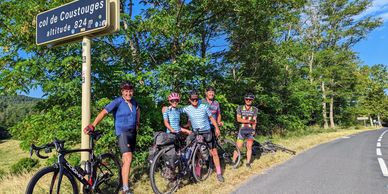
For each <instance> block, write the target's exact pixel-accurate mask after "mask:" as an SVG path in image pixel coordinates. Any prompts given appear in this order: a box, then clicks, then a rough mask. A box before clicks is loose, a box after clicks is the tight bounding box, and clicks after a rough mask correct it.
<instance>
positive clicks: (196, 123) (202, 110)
mask: <svg viewBox="0 0 388 194" xmlns="http://www.w3.org/2000/svg"><path fill="white" fill-rule="evenodd" d="M183 112H184V113H186V114H187V115H188V117H189V119H190V122H191V126H192V128H193V130H198V131H200V132H204V131H208V130H210V123H209V117H210V116H212V114H211V112H210V110H209V108H208V107H207V106H206V105H204V104H200V105H198V106H197V107H194V106H192V105H189V106H186V107H184V108H183Z"/></svg>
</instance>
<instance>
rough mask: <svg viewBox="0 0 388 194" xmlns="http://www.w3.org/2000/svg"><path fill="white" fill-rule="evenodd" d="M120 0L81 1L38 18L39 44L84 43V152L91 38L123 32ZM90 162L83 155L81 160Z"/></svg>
mask: <svg viewBox="0 0 388 194" xmlns="http://www.w3.org/2000/svg"><path fill="white" fill-rule="evenodd" d="M119 22H120V2H119V0H87V1H86V0H79V1H73V2H70V3H68V4H65V5H63V6H60V7H56V8H54V9H51V10H48V11H45V12H42V13H40V14H38V15H37V16H36V44H37V45H47V46H48V47H52V46H59V45H63V44H67V43H70V42H80V41H81V40H82V122H81V123H82V124H81V149H87V148H89V136H88V135H85V134H84V133H83V132H82V131H83V128H85V127H86V126H87V125H88V124H89V123H90V93H91V91H90V85H91V82H90V77H91V55H90V48H91V38H93V37H95V36H103V35H108V34H111V33H114V32H116V31H118V30H119V29H120V23H119ZM88 159H89V153H88V152H82V153H81V161H86V160H88Z"/></svg>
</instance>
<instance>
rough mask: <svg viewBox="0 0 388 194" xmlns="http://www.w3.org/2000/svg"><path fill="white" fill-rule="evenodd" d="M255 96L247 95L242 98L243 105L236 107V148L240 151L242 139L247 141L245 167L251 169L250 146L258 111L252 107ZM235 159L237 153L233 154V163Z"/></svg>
mask: <svg viewBox="0 0 388 194" xmlns="http://www.w3.org/2000/svg"><path fill="white" fill-rule="evenodd" d="M254 99H255V96H254V95H253V94H252V93H248V94H246V95H245V96H244V101H245V105H241V106H238V107H237V122H239V123H240V124H241V125H240V129H239V132H238V136H237V142H236V144H237V147H238V148H239V149H241V147H242V145H243V143H244V139H246V140H247V164H246V166H247V167H249V168H250V167H251V157H252V145H253V138H254V135H255V129H256V123H257V112H258V109H257V108H256V107H254V106H252V103H253V100H254ZM236 159H237V153H236V152H235V153H234V154H233V161H235V160H236Z"/></svg>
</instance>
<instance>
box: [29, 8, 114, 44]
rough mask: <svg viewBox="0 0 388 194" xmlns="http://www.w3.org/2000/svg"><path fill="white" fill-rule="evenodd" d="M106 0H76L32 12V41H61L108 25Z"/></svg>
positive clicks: (103, 28) (44, 42)
mask: <svg viewBox="0 0 388 194" xmlns="http://www.w3.org/2000/svg"><path fill="white" fill-rule="evenodd" d="M109 12H110V4H109V0H87V1H85V0H79V1H73V2H70V3H68V4H65V5H63V6H60V7H57V8H54V9H51V10H48V11H45V12H42V13H40V14H38V15H37V16H36V44H37V45H44V44H50V43H53V44H54V43H55V44H58V43H60V42H65V41H68V40H71V39H75V38H77V37H82V36H85V35H88V34H93V33H96V32H100V31H103V30H105V29H108V28H109V26H110V13H109Z"/></svg>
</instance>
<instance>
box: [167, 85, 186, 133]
mask: <svg viewBox="0 0 388 194" xmlns="http://www.w3.org/2000/svg"><path fill="white" fill-rule="evenodd" d="M180 99H181V98H180V96H179V94H178V93H175V92H172V93H171V94H170V95H169V96H168V102H169V103H170V106H169V107H163V109H162V113H163V121H164V126H166V128H167V131H166V132H167V133H177V132H179V131H182V132H183V133H185V134H190V133H191V131H190V130H187V129H185V128H182V127H181V126H180V118H181V116H180V114H181V113H183V111H182V109H181V108H178V104H179V102H180Z"/></svg>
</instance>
